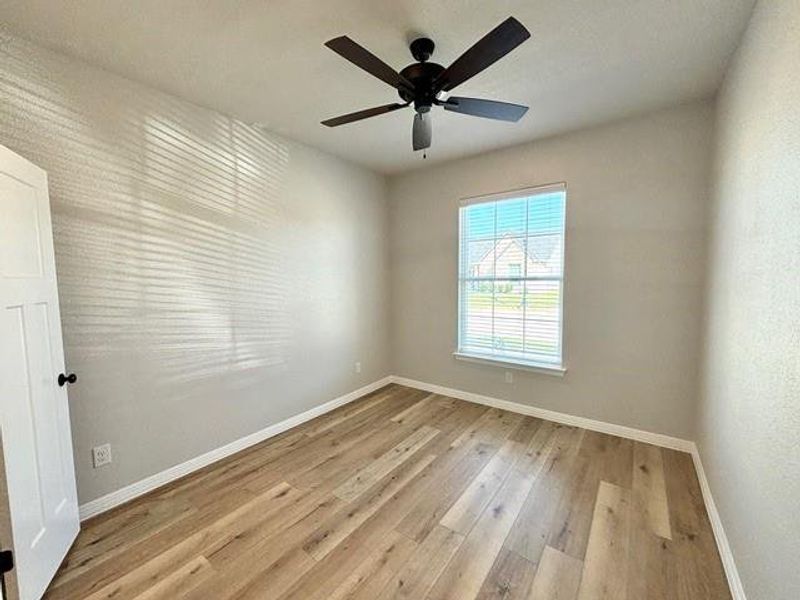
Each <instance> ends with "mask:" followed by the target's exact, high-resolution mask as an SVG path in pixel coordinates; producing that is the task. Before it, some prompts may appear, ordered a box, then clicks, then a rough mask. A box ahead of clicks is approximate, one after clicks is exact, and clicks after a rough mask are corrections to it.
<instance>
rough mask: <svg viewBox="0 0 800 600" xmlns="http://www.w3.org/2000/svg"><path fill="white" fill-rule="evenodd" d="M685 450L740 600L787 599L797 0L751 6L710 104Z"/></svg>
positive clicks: (797, 212)
mask: <svg viewBox="0 0 800 600" xmlns="http://www.w3.org/2000/svg"><path fill="white" fill-rule="evenodd" d="M714 174H715V176H714V200H715V201H714V213H713V214H714V218H713V221H712V223H713V228H712V236H711V239H712V243H711V250H710V253H709V255H710V258H709V274H710V276H709V286H708V290H709V291H708V307H707V315H708V317H707V336H706V344H705V346H706V362H705V369H704V371H705V377H704V385H703V392H704V393H703V396H702V402H701V404H700V408H699V416H698V444H699V447H700V452H701V456H702V459H703V463H704V466H705V470H706V472H707V474H708V478H709V481H710V485H711V489H712V491H713V494H714V498H715V500H716V504H717V507H718V509H719V512H720V514H721V517H722V521H723V524H724V527H725V531H726V533H727V536H728V538H729V541H730V543H731V546H732V549H733V554H734V557H735V559H736V564H737V567H738V570H739V573H740V575H741V577H742V580H743V583H744V588H745V591H746V593H747V596H748V598H750V599H751V600H779V599H780V600H785V599H788V598H800V573H798V565H799V564H800V562H799V561H800V559H799V558H798V557H800V516H798V509H800V2H797V1H796V0H770V1H768V2H760V3H759V4H758V6H757V7H756V10H755V13H754V15H753V20H752V22H751V25H750V28H749V29H748V32H747V34H746V36H745V38H744V40H743V42H742V45H741V47H740V49H739V51H738V53H737V55H736V57H735V60H734V62H733V63H732V66H731V68H730V70H729V72H728V75H727V77H726V81H725V84H724V86H723V89H722V91H721V93H720V96H719V100H718V119H717V151H716V160H715V169H714Z"/></svg>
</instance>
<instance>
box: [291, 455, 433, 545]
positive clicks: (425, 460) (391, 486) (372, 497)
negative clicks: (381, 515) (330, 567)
mask: <svg viewBox="0 0 800 600" xmlns="http://www.w3.org/2000/svg"><path fill="white" fill-rule="evenodd" d="M435 459H436V456H435V455H433V454H426V455H422V456H420V457H417V458H411V459H410V460H409V461H408V462H407V463H406V464H405V465H404V466H403V468H401V469H398V470H397V472H395V473H393V474H392V475H390V476H386V478H385V480H384V481H383V482H382V484H381V485H379V486H377V487H376V489H374V490H372V491H371V493H370V494H369V495H367V496H365V498H364V500H363V501H362V502H359V503H357V504H355V505H354V504H353V503H350V504H349V505H348V506H346V507H344V508H343V509H342V510H341V511H339V513H337V514H335V515H333V517H331V518H330V519H329V520H328V521H327V522H325V523H323V525H322V526H321V527H320V528H319V529H318V530H317V531H316V532H314V533H313V534H312V535H311V536H309V538H308V540H307V541H306V542H305V543H304V544H303V549H304V550H305V551H306V552H308V553H309V554H310V555H311V556H313V557H314V558H315V559H316V560H322V559H323V558H325V556H326V555H327V554H328V553H329V552H331V551H332V550H333V549H334V548H336V546H338V545H339V543H340V542H341V541H342V540H343V539H344V538H346V537H347V536H349V535H350V534H351V533H353V531H355V530H356V529H357V528H358V527H359V526H360V525H361V524H363V523H364V522H365V521H366V520H367V519H369V518H370V517H371V516H373V515H374V514H376V513H377V512H378V511H379V510H380V509H381V507H382V506H383V505H384V504H385V503H387V502H389V501H390V500H391V499H392V497H393V496H394V495H395V494H397V493H398V492H399V491H400V490H401V489H402V488H403V486H405V485H407V484H408V483H409V482H410V481H411V480H412V479H414V478H415V477H416V476H417V475H419V474H420V473H421V472H422V471H423V470H424V469H425V468H426V467H427V466H428V465H430V464H431V463H432V462H433V461H434V460H435Z"/></svg>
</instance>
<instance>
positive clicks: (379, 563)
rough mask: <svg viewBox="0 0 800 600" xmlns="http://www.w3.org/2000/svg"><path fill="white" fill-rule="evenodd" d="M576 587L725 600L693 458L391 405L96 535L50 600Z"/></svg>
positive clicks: (332, 417)
mask: <svg viewBox="0 0 800 600" xmlns="http://www.w3.org/2000/svg"><path fill="white" fill-rule="evenodd" d="M428 436H430V437H428ZM409 440H410V443H409ZM398 445H400V446H401V449H400V452H393V450H394V449H397V448H398ZM659 458H660V459H661V464H660V465H659ZM509 465H510V466H509ZM642 466H644V469H642V468H641V467H642ZM335 491H337V492H340V493H341V495H342V497H341V498H340V497H338V496H336V495H334V492H335ZM609 508H611V511H612V512H608V511H609ZM442 523H443V524H442ZM445 525H447V526H449V527H452V528H453V529H455V530H459V531H460V532H462V533H459V532H458V531H454V530H451V529H449V528H448V527H447V526H445ZM626 528H627V531H628V532H629V534H628V536H627V537H626V536H625V535H624V531H625V530H626ZM667 532H669V535H671V537H672V539H668V537H667ZM623 555H624V556H623ZM581 565H583V566H582V567H581ZM578 571H579V572H580V579H581V583H580V586H579V589H580V594H582V596H581V598H603V597H606V598H609V597H614V598H620V599H623V600H633V599H636V600H638V599H640V598H641V599H647V600H694V599H696V598H709V599H714V600H716V599H722V600H729V598H730V594H729V592H728V589H727V585H726V581H725V576H724V572H723V569H722V564H721V561H720V560H719V554H718V553H717V550H716V546H715V541H714V536H713V532H712V530H711V526H710V523H709V520H708V516H707V515H706V512H705V508H704V505H703V499H702V495H701V492H700V487H699V484H698V482H697V478H696V476H695V473H694V468H693V465H692V460H691V457H690V456H689V455H687V454H683V453H679V452H675V451H672V450H664V449H653V448H652V447H649V446H647V445H644V444H638V443H634V442H631V441H630V440H623V439H621V438H615V437H613V436H609V435H605V434H601V433H597V432H590V431H584V430H581V429H577V428H572V427H566V426H563V425H557V424H554V423H550V422H546V421H542V420H540V419H536V418H533V417H525V416H522V415H518V414H514V413H510V412H508V411H503V410H498V409H496V408H488V407H486V406H481V405H477V404H472V403H468V402H464V401H461V400H456V399H453V398H447V397H444V396H441V395H437V394H430V393H428V392H425V391H421V390H414V389H411V388H405V387H403V386H399V385H390V386H387V387H386V388H383V389H382V390H378V391H377V392H375V393H373V394H370V395H368V396H366V397H364V398H363V399H360V400H358V401H355V402H353V403H350V404H348V405H346V406H343V407H340V408H338V409H336V410H335V411H332V412H330V413H328V414H326V415H323V416H321V417H318V418H317V419H314V420H313V421H310V422H308V423H305V424H303V425H301V426H299V427H297V428H295V429H292V430H289V431H286V432H284V433H282V434H280V435H278V436H276V437H275V438H272V439H269V440H266V441H264V442H262V443H259V444H257V445H255V446H253V447H251V448H248V449H247V450H245V451H243V452H240V453H238V454H236V455H233V456H230V457H228V458H226V459H224V460H222V461H220V462H218V463H215V464H213V465H209V466H208V467H205V468H203V469H201V470H199V471H197V472H195V473H193V474H190V475H188V476H186V477H184V478H182V479H180V480H177V481H174V482H172V483H170V484H169V485H167V486H164V487H163V488H159V489H158V490H154V491H153V492H151V493H149V494H147V495H145V496H143V497H141V498H138V499H136V500H134V501H132V502H131V503H129V504H127V505H124V506H121V507H118V508H116V509H114V510H112V511H109V512H108V513H106V514H103V515H101V516H99V517H96V518H94V519H92V520H90V521H88V522H86V523H84V524H83V529H82V531H81V533H80V535H79V537H78V539H77V540H76V543H75V545H74V547H73V549H72V550H71V551H70V553H69V554H68V556H67V557H66V559H65V561H64V563H63V565H62V568H61V569H60V570H59V573H58V574H57V576H56V578H55V580H54V581H53V584H52V585H51V586H50V588H49V589H48V591H47V593H46V595H45V598H46V599H47V600H62V599H63V600H77V599H80V600H86V599H87V598H89V599H92V600H97V599H99V598H114V599H115V600H127V599H130V598H138V599H139V600H157V599H162V598H163V599H164V600H172V599H174V598H181V599H182V600H208V599H209V598H213V599H214V600H232V599H233V598H239V599H241V598H251V599H256V598H258V599H270V600H273V599H274V600H329V598H331V597H333V598H335V599H339V600H341V599H342V598H349V599H351V600H356V599H357V600H367V599H369V600H373V599H374V598H378V599H379V600H389V599H391V598H395V599H406V600H412V599H413V600H421V599H424V598H426V597H427V598H431V599H434V600H441V599H444V598H447V599H458V600H471V599H474V598H479V599H481V600H490V599H492V600H494V599H498V600H499V599H501V598H502V599H503V600H522V599H524V600H531V598H533V599H535V600H540V599H541V598H559V599H560V598H564V597H566V598H569V600H575V595H576V592H575V585H576V584H575V582H576V580H577V576H576V572H578Z"/></svg>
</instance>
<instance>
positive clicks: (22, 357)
mask: <svg viewBox="0 0 800 600" xmlns="http://www.w3.org/2000/svg"><path fill="white" fill-rule="evenodd" d="M61 373H64V348H63V344H62V341H61V317H60V315H59V309H58V292H57V289H56V269H55V261H54V257H53V235H52V229H51V224H50V201H49V198H48V195H47V176H46V174H45V172H44V171H42V170H41V169H40V168H38V167H36V166H35V165H33V164H31V163H29V162H28V161H27V160H25V159H23V158H21V157H19V156H17V155H16V154H14V153H13V152H11V151H10V150H8V149H7V148H3V147H2V146H0V427H2V433H3V452H4V457H5V464H6V480H7V485H8V499H9V505H10V508H11V527H12V530H13V537H14V554H15V559H16V560H15V563H16V570H17V582H18V585H19V591H20V596H21V600H38V599H39V598H40V597H41V596H42V594H43V593H44V591H45V589H46V588H47V585H48V584H49V583H50V580H51V579H52V578H53V575H54V574H55V572H56V570H57V569H58V566H59V564H60V563H61V560H62V559H63V558H64V555H65V554H66V552H67V550H69V547H70V545H71V544H72V542H73V541H74V540H75V536H76V535H77V534H78V529H79V520H78V502H77V495H76V491H75V469H74V465H73V462H72V460H73V459H72V437H71V433H70V424H69V407H68V406H67V389H66V386H64V387H62V386H59V384H58V376H59V374H61Z"/></svg>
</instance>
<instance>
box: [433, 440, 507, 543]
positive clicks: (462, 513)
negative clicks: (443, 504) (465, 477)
mask: <svg viewBox="0 0 800 600" xmlns="http://www.w3.org/2000/svg"><path fill="white" fill-rule="evenodd" d="M519 453H520V444H519V443H518V442H512V441H510V440H509V441H507V442H506V443H505V444H503V446H502V447H501V448H500V450H499V451H498V452H497V453H496V454H495V455H494V456H493V457H492V460H490V461H489V464H487V465H486V466H485V467H484V468H483V469H482V470H481V472H480V473H478V476H477V477H476V478H475V479H473V480H472V483H470V484H469V486H468V487H467V489H466V490H464V493H462V494H461V496H459V498H458V500H456V502H455V504H453V506H451V507H450V509H449V510H448V511H447V512H446V513H445V515H444V516H443V517H442V520H441V521H440V522H441V524H442V525H444V526H445V527H447V528H449V529H451V530H453V531H456V532H458V533H461V534H463V535H467V534H468V533H469V530H470V529H472V526H473V525H474V524H475V521H477V520H478V517H479V516H480V514H481V513H482V512H483V509H484V508H486V505H487V504H489V502H490V501H491V499H492V497H493V496H494V495H495V494H496V493H497V490H499V489H500V486H501V485H502V484H503V482H504V481H505V480H506V477H507V476H508V474H509V473H510V472H511V467H512V466H513V465H514V462H515V460H516V459H517V456H518V455H519Z"/></svg>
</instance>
